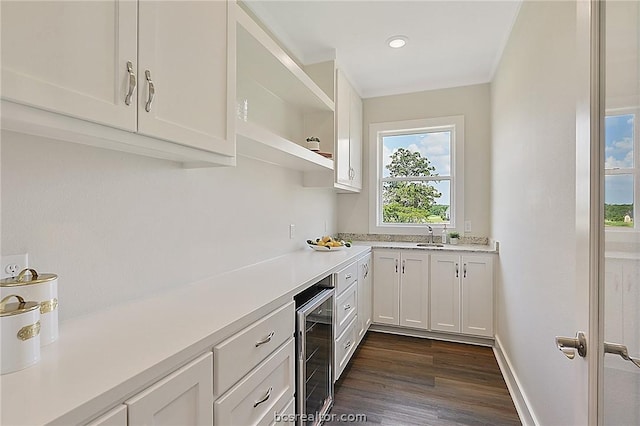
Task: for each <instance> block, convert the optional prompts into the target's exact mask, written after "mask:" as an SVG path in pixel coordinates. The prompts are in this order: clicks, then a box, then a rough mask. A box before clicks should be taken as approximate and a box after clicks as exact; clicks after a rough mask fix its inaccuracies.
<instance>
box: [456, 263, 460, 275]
mask: <svg viewBox="0 0 640 426" xmlns="http://www.w3.org/2000/svg"><path fill="white" fill-rule="evenodd" d="M458 277H460V267H459V266H458V264H457V263H456V278H458Z"/></svg>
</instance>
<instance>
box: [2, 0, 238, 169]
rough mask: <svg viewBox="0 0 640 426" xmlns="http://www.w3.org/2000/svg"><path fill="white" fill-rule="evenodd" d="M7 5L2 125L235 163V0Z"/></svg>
mask: <svg viewBox="0 0 640 426" xmlns="http://www.w3.org/2000/svg"><path fill="white" fill-rule="evenodd" d="M231 6H233V7H231ZM0 7H1V8H2V13H1V15H2V52H1V53H2V99H3V100H7V101H11V102H7V103H6V105H4V104H3V121H2V127H3V129H7V130H12V131H18V132H23V133H29V134H36V135H39V136H45V137H52V138H55V139H62V140H67V141H71V142H78V143H83V144H87V145H92V146H99V147H102V148H107V149H115V150H120V151H126V152H133V153H136V154H142V155H149V156H152V157H158V158H167V159H172V160H177V161H184V162H191V163H201V165H207V164H211V163H214V164H221V165H234V164H235V159H234V157H235V127H234V124H235V117H234V115H233V110H234V104H235V51H236V49H235V34H236V26H235V18H234V14H233V12H234V10H235V9H234V8H235V4H229V3H228V2H226V1H214V0H209V1H148V0H139V1H135V0H112V1H107V0H104V1H35V2H31V1H11V0H10V1H3V2H2V3H1V6H0ZM25 105H26V106H28V107H34V108H28V107H25ZM5 107H6V108H5ZM43 110H45V111H49V113H45V112H44V111H43ZM50 113H56V114H50ZM65 116H66V117H65ZM68 117H73V118H76V119H81V120H71V119H70V118H68ZM88 122H92V123H98V124H102V125H105V126H108V127H103V126H95V125H93V124H91V123H88ZM115 129H119V130H118V131H116V130H115ZM122 130H125V131H126V132H123V131H122ZM197 165H200V164H197Z"/></svg>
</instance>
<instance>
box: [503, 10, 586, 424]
mask: <svg viewBox="0 0 640 426" xmlns="http://www.w3.org/2000/svg"><path fill="white" fill-rule="evenodd" d="M575 50H576V5H575V3H573V2H538V1H525V2H524V3H523V5H522V8H521V10H520V14H519V16H518V19H517V21H516V23H515V25H514V28H513V31H512V34H511V37H510V39H509V42H508V44H507V46H506V49H505V51H504V54H503V57H502V59H501V62H500V64H499V67H498V70H497V73H496V75H495V78H494V80H493V82H492V85H491V96H492V133H493V135H492V138H493V142H492V147H491V156H492V160H491V162H492V165H493V167H492V176H491V181H492V196H493V197H492V202H491V218H492V220H491V226H492V236H493V237H494V238H495V239H497V240H498V241H500V256H499V264H498V268H497V292H498V301H497V315H498V323H497V333H496V335H497V338H498V339H499V340H500V341H501V343H502V346H503V349H504V352H505V353H506V355H507V357H508V358H509V359H510V361H511V363H512V366H513V369H514V372H515V374H516V376H517V377H518V379H519V381H520V384H521V386H522V391H523V392H524V394H525V396H526V398H527V399H528V400H529V403H530V406H531V408H532V410H533V414H534V416H535V417H537V419H538V421H539V424H542V425H572V424H584V418H583V417H580V416H581V415H584V416H586V412H585V413H576V412H574V399H573V398H579V397H578V396H577V395H579V393H580V392H579V391H580V389H577V388H576V385H577V384H578V383H579V382H580V380H579V377H577V376H576V374H577V371H578V369H576V368H574V367H573V366H575V363H578V362H584V361H581V360H580V359H578V360H575V361H573V363H574V364H571V362H570V361H569V360H568V359H566V358H565V357H564V356H563V355H562V353H560V352H559V351H558V349H556V347H555V344H554V337H555V336H558V335H564V336H573V335H575V332H576V331H577V329H576V324H575V322H576V321H575V316H576V313H577V309H578V308H579V307H577V306H575V303H574V300H575V296H576V280H575V267H576V265H575V259H576V257H575V254H576V252H575V250H576V246H575V241H576V240H575V226H576V218H575V203H576V199H575V171H576V169H575V161H576V159H575V154H576V151H575V144H576V132H575V127H576V91H575V80H576V74H577V73H576V53H575Z"/></svg>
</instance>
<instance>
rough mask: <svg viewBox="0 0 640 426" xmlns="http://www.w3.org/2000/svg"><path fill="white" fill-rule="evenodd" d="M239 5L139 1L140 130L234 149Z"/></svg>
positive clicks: (206, 146) (186, 142)
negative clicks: (235, 11) (236, 11)
mask: <svg viewBox="0 0 640 426" xmlns="http://www.w3.org/2000/svg"><path fill="white" fill-rule="evenodd" d="M232 6H233V5H232ZM232 10H233V8H230V7H229V3H227V2H226V1H150V0H141V1H140V2H139V15H140V17H139V25H140V28H139V56H138V64H139V67H138V68H139V72H138V74H139V80H140V83H139V84H140V89H139V91H138V93H139V96H138V132H139V133H141V134H145V135H148V136H152V137H156V138H160V139H166V140H169V141H172V142H176V143H179V144H182V145H187V146H192V147H196V148H200V149H204V150H208V151H212V152H216V153H219V154H223V155H233V154H234V151H235V148H234V142H233V141H234V138H235V136H234V134H233V130H232V129H233V124H232V123H233V120H232V118H234V117H233V116H232V115H231V114H229V111H230V110H231V108H230V105H231V104H230V99H232V100H233V102H235V56H234V53H233V52H234V51H235V21H233V20H231V19H230V18H229V14H231V13H232ZM229 21H231V22H234V23H233V24H232V25H229ZM229 46H231V47H229ZM228 65H229V66H228ZM228 81H229V85H228V84H227V82H228Z"/></svg>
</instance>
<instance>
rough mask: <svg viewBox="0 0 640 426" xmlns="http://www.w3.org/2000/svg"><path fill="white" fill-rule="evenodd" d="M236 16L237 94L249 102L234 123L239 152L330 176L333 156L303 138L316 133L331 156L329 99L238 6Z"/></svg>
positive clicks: (331, 120)
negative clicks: (308, 145)
mask: <svg viewBox="0 0 640 426" xmlns="http://www.w3.org/2000/svg"><path fill="white" fill-rule="evenodd" d="M236 18H237V85H238V88H237V96H238V102H239V103H242V102H244V101H245V100H246V102H247V105H248V109H247V120H246V121H244V120H242V119H238V120H237V121H236V125H237V127H236V136H237V153H238V155H242V156H245V157H250V158H254V159H258V160H261V161H265V162H268V163H272V164H277V165H280V166H283V167H287V168H289V169H294V170H300V171H304V172H314V173H321V174H325V173H326V174H328V175H332V174H333V168H334V162H333V160H332V159H328V158H325V157H323V156H321V155H319V154H317V153H315V152H312V151H309V150H308V149H307V148H306V146H305V140H306V138H307V137H308V136H320V137H321V140H322V139H324V145H323V147H331V150H330V151H328V152H331V153H332V154H333V140H334V123H335V121H334V110H335V105H334V102H333V100H332V99H331V97H329V96H328V95H327V94H326V93H325V92H324V91H323V90H322V89H321V88H320V87H319V86H318V85H317V84H316V83H315V82H314V81H313V80H312V79H311V77H309V75H308V74H307V73H306V72H305V71H304V70H303V69H302V68H301V67H300V66H299V65H298V64H297V63H296V62H295V61H294V60H293V59H292V58H291V57H290V56H289V55H288V54H287V53H286V52H285V51H284V50H283V49H282V48H281V47H280V46H279V45H278V43H277V42H276V41H275V40H273V39H272V38H271V37H270V36H269V34H267V33H266V32H265V30H263V29H262V27H260V26H259V25H258V24H257V23H256V22H255V21H254V20H253V19H252V18H251V16H249V15H248V14H247V12H245V11H244V10H243V9H242V8H241V7H240V6H236ZM325 149H326V148H325Z"/></svg>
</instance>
